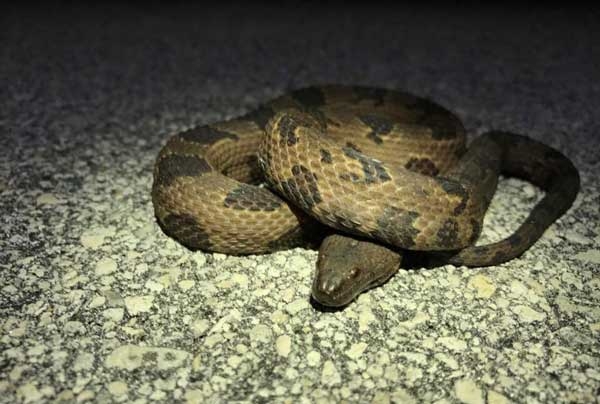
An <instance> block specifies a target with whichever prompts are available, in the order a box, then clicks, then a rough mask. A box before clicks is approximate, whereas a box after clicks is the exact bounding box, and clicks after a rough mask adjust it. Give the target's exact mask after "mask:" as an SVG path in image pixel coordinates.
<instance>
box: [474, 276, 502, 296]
mask: <svg viewBox="0 0 600 404" xmlns="http://www.w3.org/2000/svg"><path fill="white" fill-rule="evenodd" d="M468 286H469V287H470V288H473V289H475V290H476V291H477V297H479V298H483V299H489V298H490V297H491V296H492V295H493V294H494V292H495V291H496V286H495V285H494V284H493V283H492V281H491V280H490V278H488V277H487V276H484V275H481V274H478V275H475V276H473V277H472V278H471V279H470V280H469V283H468Z"/></svg>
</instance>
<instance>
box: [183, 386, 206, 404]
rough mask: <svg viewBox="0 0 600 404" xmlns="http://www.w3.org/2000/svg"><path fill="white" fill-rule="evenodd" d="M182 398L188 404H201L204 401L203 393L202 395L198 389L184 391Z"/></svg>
mask: <svg viewBox="0 0 600 404" xmlns="http://www.w3.org/2000/svg"><path fill="white" fill-rule="evenodd" d="M184 397H185V401H186V402H187V403H188V404H201V403H204V402H205V401H206V400H205V398H204V393H202V390H199V389H194V390H186V392H185V396H184Z"/></svg>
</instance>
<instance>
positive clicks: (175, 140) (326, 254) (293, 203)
mask: <svg viewBox="0 0 600 404" xmlns="http://www.w3.org/2000/svg"><path fill="white" fill-rule="evenodd" d="M466 137H467V136H466V130H465V127H464V125H463V123H462V122H461V121H460V119H459V118H458V117H457V116H456V115H455V114H453V113H452V112H450V111H449V110H448V109H446V108H445V107H443V106H441V105H440V104H438V103H435V102H433V101H431V100H429V99H427V98H424V97H419V96H416V95H414V94H411V93H408V92H403V91H399V90H392V89H387V88H383V87H367V86H355V85H342V84H324V85H314V86H309V87H302V88H298V89H294V90H291V91H288V92H287V93H284V94H281V95H279V96H277V97H275V98H273V99H272V100H270V101H268V102H266V103H264V104H262V105H260V106H259V107H257V108H255V109H254V110H252V111H250V112H248V113H246V114H243V115H241V116H236V117H233V118H229V119H225V120H222V121H219V122H214V123H210V124H203V125H198V126H194V127H192V128H190V129H187V130H183V131H180V132H177V133H175V134H173V135H172V136H170V138H169V139H168V140H167V142H166V144H165V145H164V146H163V147H162V148H161V149H160V151H159V153H158V157H157V158H156V162H155V164H154V170H153V183H152V191H151V192H152V203H153V207H154V214H155V218H156V220H157V222H158V224H159V226H160V227H161V229H162V231H163V232H164V233H165V234H166V235H168V236H170V237H172V238H173V239H175V240H177V241H178V242H179V243H180V244H182V245H184V246H186V247H187V248H189V249H191V250H201V251H205V252H218V253H223V254H230V255H253V254H266V253H271V252H275V251H279V250H284V249H289V248H294V247H306V248H315V249H318V250H319V254H318V258H317V264H316V270H315V275H314V277H313V283H312V290H311V295H312V297H313V299H314V300H316V302H317V303H319V304H321V305H324V306H330V307H343V306H346V305H347V304H349V303H350V302H352V301H353V300H354V299H355V298H356V297H357V296H358V295H360V294H361V293H363V292H365V291H367V290H369V289H371V288H373V287H376V286H379V285H382V284H383V283H385V282H387V281H388V279H390V278H391V277H392V276H393V275H394V274H395V273H396V272H397V271H398V270H399V268H400V267H401V265H402V260H403V256H405V254H406V253H407V252H417V253H422V254H426V255H429V256H431V257H432V259H433V260H434V261H435V260H436V259H437V260H438V261H439V262H441V263H444V264H453V265H458V266H461V265H464V266H467V267H480V266H495V265H500V264H502V263H504V262H507V261H509V260H512V259H514V258H516V257H519V256H520V255H521V254H523V253H524V252H525V251H526V250H527V249H529V248H530V247H531V246H532V245H533V244H534V243H535V242H536V241H537V240H538V239H539V238H540V237H541V236H542V235H543V233H544V231H545V230H546V229H547V228H548V227H549V226H550V225H551V224H552V223H553V222H554V221H556V220H557V219H558V218H559V217H561V216H562V215H563V214H564V213H565V212H566V211H567V210H568V209H569V208H570V207H571V206H572V204H573V202H574V200H575V198H576V196H577V194H578V192H579V187H580V177H579V173H578V170H577V169H576V167H575V166H574V165H573V163H572V162H571V161H570V160H569V158H567V157H566V156H565V155H564V154H562V153H561V152H560V151H558V150H556V149H554V148H552V147H550V146H547V145H545V144H544V143H542V142H539V141H537V140H534V139H532V138H530V137H527V136H524V135H521V134H517V133H512V132H506V131H489V132H486V133H483V134H481V135H479V136H477V137H475V138H474V139H473V140H472V141H471V142H470V143H469V145H468V146H467V142H466ZM500 175H506V176H513V177H517V178H521V179H524V180H526V181H529V182H531V183H532V184H533V185H535V186H537V187H539V188H541V189H542V190H543V191H544V192H545V194H544V196H543V198H542V199H541V200H540V201H539V202H537V204H536V205H535V206H534V207H533V208H532V210H531V211H530V212H529V215H528V217H527V218H526V220H525V221H524V222H523V223H522V224H521V225H520V227H518V228H517V229H516V230H515V231H514V233H512V234H511V235H510V236H508V237H506V238H504V239H502V240H500V241H498V242H494V243H490V244H487V245H476V242H477V240H478V238H479V235H480V234H481V231H482V226H483V218H484V215H485V213H486V211H487V209H488V207H489V204H490V201H491V199H492V197H493V195H494V193H495V192H496V188H497V184H498V180H499V177H500Z"/></svg>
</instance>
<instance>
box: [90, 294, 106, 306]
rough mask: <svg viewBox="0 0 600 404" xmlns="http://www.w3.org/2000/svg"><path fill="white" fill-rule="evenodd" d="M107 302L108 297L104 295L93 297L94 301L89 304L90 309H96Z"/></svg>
mask: <svg viewBox="0 0 600 404" xmlns="http://www.w3.org/2000/svg"><path fill="white" fill-rule="evenodd" d="M105 302H106V298H105V297H104V296H100V295H96V296H94V297H93V299H92V301H91V302H90V304H89V308H90V309H95V308H96V307H100V306H103V305H104V303H105Z"/></svg>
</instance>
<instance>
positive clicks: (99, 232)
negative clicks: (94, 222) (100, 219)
mask: <svg viewBox="0 0 600 404" xmlns="http://www.w3.org/2000/svg"><path fill="white" fill-rule="evenodd" d="M115 233H116V229H115V228H114V227H97V228H93V229H89V230H86V231H84V232H83V234H82V235H81V237H80V238H79V241H80V242H81V244H82V245H83V246H84V247H86V248H91V249H96V248H98V247H100V246H101V245H102V244H104V239H105V238H107V237H112V236H114V235H115Z"/></svg>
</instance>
